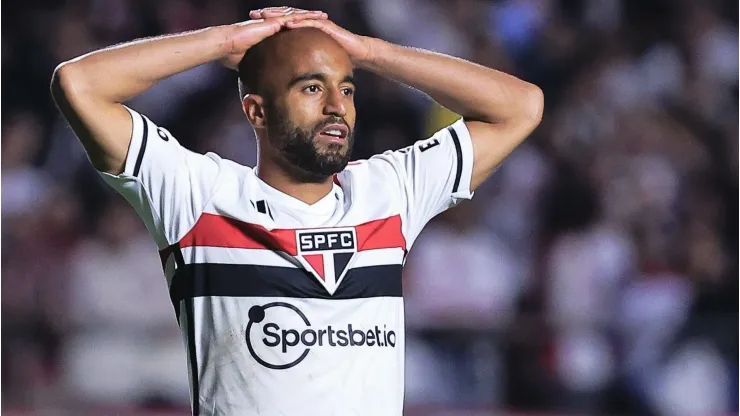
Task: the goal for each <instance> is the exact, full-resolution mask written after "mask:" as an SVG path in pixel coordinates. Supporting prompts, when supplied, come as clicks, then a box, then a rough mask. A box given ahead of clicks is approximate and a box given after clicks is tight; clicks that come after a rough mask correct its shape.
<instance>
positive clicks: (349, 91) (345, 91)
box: [342, 87, 355, 97]
mask: <svg viewBox="0 0 740 416" xmlns="http://www.w3.org/2000/svg"><path fill="white" fill-rule="evenodd" d="M342 94H344V95H346V96H347V97H351V96H353V95H355V89H354V88H350V87H347V88H342Z"/></svg>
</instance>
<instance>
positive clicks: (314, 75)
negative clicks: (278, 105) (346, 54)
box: [288, 72, 355, 88]
mask: <svg viewBox="0 0 740 416" xmlns="http://www.w3.org/2000/svg"><path fill="white" fill-rule="evenodd" d="M310 80H316V81H321V82H323V83H325V84H326V83H327V78H326V75H324V74H322V73H320V72H309V73H307V74H301V75H298V76H297V77H295V78H293V79H292V80H290V82H289V83H288V88H291V87H293V86H294V85H296V84H298V83H299V82H303V81H310ZM347 82H348V83H350V84H352V85H355V77H354V76H352V75H347V76H345V77H344V78H343V79H342V83H343V84H344V83H347Z"/></svg>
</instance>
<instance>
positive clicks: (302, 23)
mask: <svg viewBox="0 0 740 416" xmlns="http://www.w3.org/2000/svg"><path fill="white" fill-rule="evenodd" d="M285 26H287V27H288V28H289V29H298V28H301V27H315V28H317V29H321V30H328V29H329V27H330V25H329V21H328V20H315V19H301V20H291V21H288V22H286V23H285Z"/></svg>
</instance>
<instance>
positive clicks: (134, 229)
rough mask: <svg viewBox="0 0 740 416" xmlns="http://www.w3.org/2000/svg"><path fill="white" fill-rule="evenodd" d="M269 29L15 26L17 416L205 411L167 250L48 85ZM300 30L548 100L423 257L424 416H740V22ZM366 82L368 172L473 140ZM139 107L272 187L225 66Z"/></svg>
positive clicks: (66, 15) (116, 8)
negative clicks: (138, 54)
mask: <svg viewBox="0 0 740 416" xmlns="http://www.w3.org/2000/svg"><path fill="white" fill-rule="evenodd" d="M270 5H281V4H277V3H276V2H267V1H243V0H219V1H212V2H208V1H205V0H159V1H146V0H88V1H83V0H67V1H64V0H27V1H25V2H9V3H7V4H4V5H3V8H4V10H5V14H4V15H3V25H2V62H3V65H2V81H3V84H4V86H5V89H3V90H2V102H3V106H2V175H1V177H2V248H3V252H2V341H3V342H2V361H3V366H2V407H3V410H4V411H7V410H11V409H16V410H19V409H20V410H23V409H26V410H28V411H30V410H31V409H47V410H48V409H57V410H55V411H52V412H51V414H60V413H61V410H59V409H76V410H70V412H71V413H70V414H86V413H84V412H83V410H84V411H85V412H92V411H93V410H95V411H98V412H101V413H99V414H113V413H115V412H120V411H123V410H122V409H129V410H132V409H133V411H134V412H137V411H138V412H143V410H141V409H179V410H182V411H186V410H187V408H188V407H187V406H188V405H187V403H188V398H187V395H188V387H187V370H186V360H185V350H184V346H183V341H182V337H181V335H180V333H179V329H178V327H177V324H176V321H175V317H174V315H173V313H172V310H171V309H172V308H171V306H170V301H169V298H168V294H167V287H166V282H165V279H164V278H163V275H162V273H161V266H160V263H159V259H158V255H157V251H156V247H155V245H154V243H153V241H151V239H150V238H149V236H148V234H147V232H146V230H145V228H144V226H143V225H142V223H141V222H140V221H139V219H138V218H137V217H136V215H135V213H134V211H133V209H131V208H129V207H128V205H126V204H125V202H124V201H123V199H122V198H120V197H119V196H117V195H115V194H114V193H113V192H112V191H110V190H109V189H108V188H107V187H106V186H105V185H104V184H103V183H102V181H101V179H100V178H99V176H98V175H97V173H96V172H95V171H94V170H93V169H92V168H91V167H90V166H89V163H88V161H87V159H86V156H85V154H84V152H83V149H82V147H81V146H80V145H79V144H78V142H77V140H76V138H75V137H74V135H73V133H72V132H71V130H70V129H69V128H68V126H67V125H66V124H65V122H64V121H63V120H62V119H61V117H60V116H59V114H58V112H57V111H56V109H55V107H54V104H53V102H52V100H51V97H50V94H49V82H50V77H51V74H52V71H53V69H54V67H55V66H56V65H57V64H58V63H60V62H62V61H64V60H67V59H70V58H73V57H75V56H78V55H80V54H83V53H86V52H89V51H92V50H95V49H98V48H101V47H105V46H109V45H112V44H116V43H120V42H124V41H128V40H132V39H135V38H141V37H147V36H155V35H160V34H164V33H173V32H181V31H185V30H191V29H196V28H201V27H205V26H211V25H219V24H227V23H233V22H236V21H238V20H246V19H247V14H248V11H249V10H250V9H253V8H259V7H265V6H270ZM289 5H292V6H296V7H304V8H310V9H322V10H325V11H326V12H328V13H329V16H330V18H332V19H333V20H335V21H336V22H337V23H338V24H340V25H342V26H344V27H345V28H347V29H349V30H351V31H354V32H355V33H359V34H363V35H370V36H375V37H381V38H383V39H386V40H389V41H392V42H395V43H399V44H404V45H409V46H415V47H422V48H426V49H431V50H435V51H439V52H444V53H448V54H452V55H455V56H459V57H462V58H466V59H468V60H471V61H474V62H477V63H480V64H483V65H486V66H489V67H492V68H496V69H499V70H502V71H505V72H509V73H513V74H515V75H517V76H519V77H521V78H523V79H525V80H527V81H529V82H532V83H535V84H537V85H538V86H540V87H541V88H542V89H543V90H544V92H545V97H546V111H545V116H544V119H543V121H542V124H541V125H540V127H539V128H538V129H537V130H536V131H535V133H534V134H533V135H532V137H531V138H529V139H528V140H527V141H526V142H525V144H524V145H522V146H521V147H520V148H519V149H517V150H516V151H515V152H514V154H513V155H512V156H511V157H510V158H509V159H507V161H506V162H505V163H504V164H503V165H502V166H501V167H500V168H499V170H498V171H497V172H496V173H495V174H494V176H493V177H492V178H491V179H490V180H489V181H487V182H486V183H485V184H484V185H483V186H482V187H481V188H480V189H479V190H478V191H477V192H476V197H475V198H474V199H473V201H471V202H466V203H464V204H462V205H460V206H459V207H458V208H456V209H454V210H451V211H448V212H446V213H444V214H442V215H440V216H439V217H438V218H436V219H435V220H433V221H432V223H430V224H429V226H428V227H427V229H426V230H425V231H424V233H423V234H422V236H421V237H420V238H419V240H418V241H417V243H416V245H415V247H414V249H413V250H412V251H411V255H410V258H409V261H408V263H407V269H406V272H405V276H404V279H405V280H404V291H405V297H406V315H407V322H408V342H407V344H408V345H407V351H406V353H407V392H406V400H407V402H408V406H407V407H408V409H409V414H416V413H414V411H415V410H416V411H417V412H418V414H433V413H432V412H433V411H434V409H438V408H448V409H452V408H464V409H483V410H485V409H491V410H495V409H505V410H507V411H527V412H535V413H539V414H542V413H551V414H556V413H557V414H569V413H570V414H572V413H578V414H645V415H684V414H686V415H688V414H713V415H716V414H726V413H730V412H736V411H737V407H738V404H737V403H738V395H737V392H738V356H737V354H736V352H737V351H738V332H737V330H736V328H737V320H738V315H737V314H738V278H737V276H738V256H737V253H738V234H737V230H738V216H737V215H736V213H737V212H738V205H737V204H738V61H739V57H738V2H737V1H736V0H726V1H725V0H702V1H697V0H500V1H485V0H321V1H319V0H314V1H308V0H306V1H304V0H294V1H292V2H291V3H290V4H289ZM356 78H357V79H358V92H357V96H356V105H357V109H358V122H357V123H358V124H357V135H356V137H357V140H356V149H355V151H354V154H353V159H363V158H367V157H369V156H371V155H372V154H375V153H379V152H382V151H384V150H387V149H399V148H402V147H404V146H407V145H409V144H411V143H413V142H414V141H416V140H418V139H421V138H424V137H426V136H428V135H430V134H431V133H433V132H434V131H436V130H437V129H439V128H442V127H444V126H445V125H446V124H448V123H450V122H451V121H453V120H455V118H456V117H457V116H456V115H454V114H451V113H449V112H448V111H447V110H445V109H443V108H440V107H438V106H437V105H435V104H434V103H433V102H431V101H430V100H429V99H428V98H427V97H425V96H424V95H422V94H420V93H419V92H417V91H414V90H412V89H409V88H405V87H403V86H399V85H398V84H395V83H393V82H391V81H387V80H383V79H381V78H378V77H376V76H375V75H372V74H369V73H362V72H361V73H359V74H357V75H356ZM112 81H114V80H112ZM130 106H131V107H133V108H135V109H137V110H138V111H141V112H143V113H145V114H147V115H148V116H149V117H150V118H151V119H152V120H153V121H155V122H156V123H158V124H160V125H163V126H166V127H167V128H168V129H169V130H170V131H171V132H172V133H173V135H175V136H176V137H177V138H178V139H179V140H180V142H181V143H182V144H183V145H185V146H186V147H188V148H191V149H193V150H195V151H199V152H206V151H214V152H217V153H219V154H220V155H221V156H223V157H225V158H230V159H233V160H236V161H238V162H240V163H244V164H248V165H254V163H255V156H256V153H255V140H254V133H253V131H252V130H251V127H250V125H249V124H248V122H247V121H246V119H245V118H244V116H243V114H242V113H241V109H240V106H239V104H238V95H237V89H236V75H235V74H234V73H231V72H229V71H228V70H226V69H225V68H222V67H220V66H219V65H217V64H211V65H204V66H201V67H199V68H196V69H193V70H191V71H187V72H184V73H182V74H179V75H177V76H174V77H172V78H170V79H168V80H166V81H164V82H162V83H160V84H159V85H157V86H156V87H155V88H153V89H152V90H150V91H149V92H147V93H145V94H144V95H142V96H140V97H137V98H136V99H134V100H132V102H131V103H130ZM101 409H107V410H101ZM112 409H116V410H112ZM136 409H139V410H136Z"/></svg>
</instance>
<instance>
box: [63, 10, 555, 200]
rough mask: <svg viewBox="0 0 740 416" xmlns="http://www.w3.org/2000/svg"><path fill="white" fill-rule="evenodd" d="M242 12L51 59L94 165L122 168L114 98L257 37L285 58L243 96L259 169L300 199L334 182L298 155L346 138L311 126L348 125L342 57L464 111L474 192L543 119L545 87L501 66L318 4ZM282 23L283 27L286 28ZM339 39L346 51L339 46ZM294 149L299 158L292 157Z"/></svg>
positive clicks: (122, 137)
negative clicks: (294, 80)
mask: <svg viewBox="0 0 740 416" xmlns="http://www.w3.org/2000/svg"><path fill="white" fill-rule="evenodd" d="M250 17H251V18H252V20H249V21H247V22H242V23H237V24H233V25H227V26H217V27H211V28H207V29H203V30H199V31H194V32H188V33H182V34H176V35H169V36H163V37H159V38H154V39H146V40H141V41H135V42H130V43H126V44H122V45H118V46H115V47H111V48H107V49H103V50H100V51H95V52H92V53H89V54H86V55H83V56H81V57H78V58H75V59H73V60H70V61H68V62H65V63H63V64H61V65H60V66H59V67H57V69H56V70H55V72H54V76H53V78H52V95H53V97H54V99H55V101H56V103H57V105H58V107H59V109H60V111H61V113H62V114H63V115H64V117H65V118H66V119H67V121H68V123H69V124H70V126H71V127H72V129H73V130H74V131H75V133H76V135H77V137H78V138H79V139H80V141H81V142H82V144H83V146H84V147H85V149H86V151H87V153H88V156H89V157H90V160H91V162H92V164H93V165H94V166H95V167H96V168H97V169H98V170H100V171H104V172H109V173H113V174H118V173H120V172H121V171H122V169H123V164H124V161H125V159H126V153H127V151H128V146H129V143H130V139H131V133H132V123H131V118H130V116H129V113H128V112H127V111H126V110H125V109H124V108H123V105H122V103H123V102H125V101H127V100H129V99H131V98H133V97H135V96H137V95H139V94H141V93H143V92H144V91H146V90H148V89H149V88H151V87H152V86H154V85H155V84H156V83H157V82H159V81H160V80H162V79H164V78H167V77H169V76H171V75H174V74H177V73H179V72H182V71H185V70H188V69H190V68H193V67H196V66H198V65H201V64H204V63H207V62H212V61H219V62H222V63H223V64H224V65H226V66H227V67H229V68H232V69H236V68H237V66H238V63H239V61H240V60H241V59H242V57H243V56H244V54H245V53H246V51H247V50H248V49H249V48H251V47H252V46H253V45H256V44H257V43H259V42H262V41H265V40H266V39H267V40H268V42H278V43H279V44H280V46H281V47H280V48H275V49H274V50H273V54H271V55H270V59H273V60H275V62H277V63H278V64H279V63H280V62H289V63H290V65H277V66H276V67H271V72H272V70H274V71H275V74H272V73H270V74H268V75H269V76H268V77H267V78H268V80H267V82H269V83H270V85H272V86H273V87H274V88H276V94H275V100H274V105H272V102H271V101H270V100H266V98H268V97H259V96H248V97H246V98H245V100H244V102H243V103H242V104H243V108H244V111H245V114H246V115H247V117H248V118H249V120H250V122H252V124H253V126H254V127H255V130H256V131H257V134H258V137H259V140H260V154H259V166H258V174H259V176H260V177H261V178H262V179H263V180H264V181H265V182H266V183H268V184H269V185H270V186H272V187H274V188H276V189H278V190H280V191H282V192H284V193H286V194H288V195H291V196H293V197H294V198H296V199H298V200H301V201H303V202H305V203H307V204H313V203H314V202H316V201H318V200H320V199H321V198H323V197H324V196H325V195H327V194H328V193H329V192H330V191H331V187H332V182H331V177H330V176H326V173H327V172H328V171H329V170H327V171H323V172H316V171H315V169H314V168H313V167H312V166H311V164H310V163H307V158H308V159H310V157H308V156H311V155H310V154H311V151H310V149H311V148H314V150H315V152H314V155H313V156H315V157H314V159H317V158H321V157H325V158H331V157H335V158H337V159H341V158H342V157H346V155H347V154H348V152H349V151H350V148H351V143H347V144H346V145H345V146H338V147H333V146H331V145H329V144H327V143H323V142H322V141H321V140H318V138H316V136H315V134H312V132H315V128H316V126H318V125H319V124H317V123H321V122H322V120H327V119H328V118H329V117H332V118H334V119H339V118H341V119H343V120H344V121H345V122H346V123H347V125H348V126H350V127H354V120H355V112H354V105H352V103H351V99H350V98H349V97H348V96H343V95H342V94H343V92H342V91H343V88H342V82H341V81H342V80H343V79H344V78H343V75H344V74H347V73H350V72H351V68H350V65H349V64H348V63H347V56H348V57H349V61H350V63H351V65H354V66H355V67H359V68H362V69H366V70H369V71H372V72H375V73H376V74H378V75H380V76H383V77H386V78H390V79H394V80H396V81H399V82H401V83H403V84H406V85H408V86H411V87H413V88H416V89H418V90H421V91H423V92H425V93H427V94H428V95H429V96H431V97H432V98H433V99H434V100H435V101H437V102H438V103H440V104H441V105H443V106H444V107H446V108H448V109H450V110H451V111H453V112H455V113H457V114H459V115H461V116H462V117H463V119H464V121H465V124H466V125H467V127H468V130H469V131H470V134H471V138H472V143H473V153H474V160H473V174H472V180H471V190H474V189H475V188H477V187H478V186H479V185H480V184H481V183H482V182H483V181H484V180H485V179H486V178H487V177H488V176H489V175H490V174H491V173H492V172H493V170H494V169H495V168H496V166H498V165H499V164H500V163H501V162H502V161H503V160H504V159H505V158H506V157H507V156H508V155H509V154H510V153H511V152H512V151H513V150H514V149H515V148H516V147H517V146H518V145H519V144H521V143H522V142H523V141H524V139H526V137H528V136H529V134H531V133H532V131H533V130H534V129H535V128H536V127H537V125H538V124H539V123H540V121H541V119H542V112H543V108H544V98H543V95H542V91H541V90H540V89H539V88H538V87H536V86H535V85H532V84H529V83H527V82H525V81H522V80H520V79H518V78H516V77H514V76H511V75H508V74H505V73H503V72H500V71H497V70H494V69H491V68H486V67H483V66H481V65H477V64H474V63H471V62H468V61H465V60H462V59H458V58H454V57H451V56H447V55H443V54H439V53H434V52H430V51H425V50H419V49H411V48H406V47H402V46H398V45H394V44H391V43H388V42H385V41H383V40H381V39H375V38H370V37H365V36H359V35H356V34H354V33H351V32H349V31H347V30H345V29H343V28H341V27H339V26H337V25H336V24H334V23H333V22H331V21H329V20H328V16H327V15H326V14H325V13H321V12H307V11H302V10H297V9H293V8H289V7H281V8H268V9H260V10H255V11H252V12H251V13H250ZM299 29H300V30H302V31H303V30H305V29H312V30H313V32H311V33H312V34H311V35H309V36H311V39H312V42H316V45H313V46H308V45H309V44H308V42H303V43H301V42H299V41H298V40H297V37H293V36H292V35H290V33H291V32H292V31H296V32H295V33H299V32H298V30H299ZM281 30H287V32H285V34H283V32H281ZM315 31H320V32H323V34H325V35H326V36H328V37H329V38H331V39H332V40H333V43H332V42H329V41H328V40H327V39H326V36H324V37H321V36H319V35H318V34H316V35H314V34H313V33H314V32H315ZM305 33H309V32H305ZM271 37H274V39H270V38H271ZM283 42H284V45H283ZM317 45H321V47H318V46H317ZM337 45H339V46H340V47H341V49H343V50H344V52H345V55H342V54H341V53H340V52H338V50H337ZM283 46H284V47H283ZM288 52H290V53H292V54H296V55H298V56H300V59H298V58H297V57H295V58H294V57H293V56H292V55H291V54H288ZM308 70H318V71H320V73H323V74H324V75H325V80H323V81H322V82H321V83H319V84H320V85H319V86H320V87H321V88H318V89H317V88H316V87H310V89H309V90H304V89H300V88H299V87H298V86H294V87H290V88H289V87H288V86H287V84H286V83H285V82H286V79H287V78H289V77H290V75H295V74H298V73H302V71H308ZM288 72H290V74H288ZM112 80H113V81H114V82H111V81H112ZM306 86H308V85H306ZM273 116H274V117H273ZM279 120H284V121H283V122H280V121H279ZM312 127H313V128H312ZM271 133H272V134H271ZM307 137H311V141H312V142H313V146H311V147H308V146H305V144H307V141H308V139H307ZM285 138H288V139H295V140H293V142H294V144H296V143H297V144H300V143H303V144H304V146H300V145H298V146H297V147H294V148H290V146H287V147H286V141H285V140H281V139H285ZM299 139H300V140H299ZM288 142H290V140H289V141H288ZM291 152H293V153H297V154H298V155H299V156H301V157H297V156H296V154H293V155H292V156H291ZM314 161H315V160H314ZM304 162H305V163H304ZM337 162H341V160H337ZM340 165H341V163H340ZM327 169H328V168H327ZM312 173H313V174H314V175H312Z"/></svg>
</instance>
